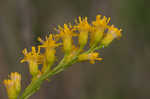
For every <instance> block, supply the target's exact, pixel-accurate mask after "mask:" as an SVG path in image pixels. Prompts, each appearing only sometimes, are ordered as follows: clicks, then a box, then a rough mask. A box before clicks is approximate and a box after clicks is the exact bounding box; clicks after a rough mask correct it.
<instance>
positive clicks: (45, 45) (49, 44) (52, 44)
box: [38, 34, 60, 48]
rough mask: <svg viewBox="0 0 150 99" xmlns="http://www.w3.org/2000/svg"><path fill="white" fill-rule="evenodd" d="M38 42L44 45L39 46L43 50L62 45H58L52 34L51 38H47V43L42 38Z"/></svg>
mask: <svg viewBox="0 0 150 99" xmlns="http://www.w3.org/2000/svg"><path fill="white" fill-rule="evenodd" d="M38 40H39V41H40V42H41V43H42V45H39V47H41V48H55V47H58V46H59V45H60V43H58V44H56V41H55V40H54V39H53V35H52V34H50V35H49V37H47V36H46V40H45V41H43V40H42V39H41V38H38Z"/></svg>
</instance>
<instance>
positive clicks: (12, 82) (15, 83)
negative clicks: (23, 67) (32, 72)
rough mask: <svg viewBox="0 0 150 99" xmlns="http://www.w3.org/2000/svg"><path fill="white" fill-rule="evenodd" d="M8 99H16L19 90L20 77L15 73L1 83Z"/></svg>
mask: <svg viewBox="0 0 150 99" xmlns="http://www.w3.org/2000/svg"><path fill="white" fill-rule="evenodd" d="M3 83H4V85H5V87H6V89H7V93H8V97H9V99H17V96H18V94H19V93H20V90H21V75H20V74H19V73H17V72H14V73H11V74H10V79H8V80H4V81H3Z"/></svg>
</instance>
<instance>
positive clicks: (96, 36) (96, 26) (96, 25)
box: [90, 15, 110, 45]
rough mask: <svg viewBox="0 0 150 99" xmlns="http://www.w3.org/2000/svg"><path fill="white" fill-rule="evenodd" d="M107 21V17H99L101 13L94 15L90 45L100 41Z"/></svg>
mask: <svg viewBox="0 0 150 99" xmlns="http://www.w3.org/2000/svg"><path fill="white" fill-rule="evenodd" d="M109 21H110V18H108V19H107V18H106V17H105V16H104V17H103V18H101V15H97V16H96V20H95V21H93V22H92V28H91V35H90V37H91V41H90V45H93V44H98V43H99V42H100V40H101V39H102V38H103V35H104V31H105V29H106V28H107V26H108V25H107V24H108V23H109Z"/></svg>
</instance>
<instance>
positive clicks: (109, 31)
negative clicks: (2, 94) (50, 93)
mask: <svg viewBox="0 0 150 99" xmlns="http://www.w3.org/2000/svg"><path fill="white" fill-rule="evenodd" d="M109 21H110V18H106V17H105V16H104V17H102V16H101V15H97V16H96V20H95V21H92V22H91V23H89V22H88V19H87V17H81V16H79V17H78V18H77V19H76V20H75V24H74V25H71V24H64V25H63V26H58V28H57V29H55V30H56V31H57V32H58V34H52V33H51V34H50V35H49V36H46V37H45V40H42V39H41V38H38V41H39V42H40V43H41V45H38V46H37V47H35V46H33V47H32V48H31V51H27V49H26V48H25V49H24V50H23V51H22V53H23V54H24V58H23V59H22V60H21V63H23V62H27V63H28V64H29V72H30V74H31V75H32V77H33V78H32V81H33V82H34V81H36V80H38V78H39V77H42V75H44V73H45V74H46V73H47V72H51V71H52V70H54V71H55V72H54V73H56V72H59V70H60V71H61V70H63V68H64V67H61V66H66V65H62V64H65V63H67V64H69V65H70V64H72V63H75V61H76V62H80V61H90V63H92V64H94V63H95V60H99V61H101V60H102V58H99V53H98V52H95V50H97V49H99V48H101V47H106V46H108V45H109V44H110V43H111V42H112V41H113V40H114V39H116V38H119V37H121V31H122V30H121V29H118V28H116V27H115V26H114V25H108V24H109ZM73 38H77V39H78V45H75V44H74V42H73ZM88 41H89V44H88ZM60 45H62V48H63V52H64V58H63V59H62V61H61V62H60V63H59V64H58V65H57V66H56V68H54V69H53V68H52V65H53V64H54V62H55V60H56V55H55V54H56V48H57V47H59V46H60ZM86 45H88V46H89V50H87V51H85V49H84V47H85V46H86ZM41 49H42V51H41ZM75 59H76V60H75ZM39 66H42V67H39ZM44 76H45V75H44ZM46 77H48V76H46ZM20 81H21V75H20V74H19V73H17V72H15V73H11V75H10V79H9V80H4V84H5V86H6V89H7V92H8V96H9V97H10V99H16V98H11V97H17V95H18V93H19V92H20V89H21V84H20ZM31 84H32V83H31ZM29 88H30V87H29ZM31 91H32V90H31ZM29 93H30V92H29Z"/></svg>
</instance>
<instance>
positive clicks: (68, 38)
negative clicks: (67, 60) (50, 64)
mask: <svg viewBox="0 0 150 99" xmlns="http://www.w3.org/2000/svg"><path fill="white" fill-rule="evenodd" d="M58 31H59V34H58V37H60V38H62V40H63V49H64V52H65V53H70V51H71V48H72V37H73V36H76V34H75V33H74V29H73V28H72V26H71V25H67V24H64V27H61V26H58Z"/></svg>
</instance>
